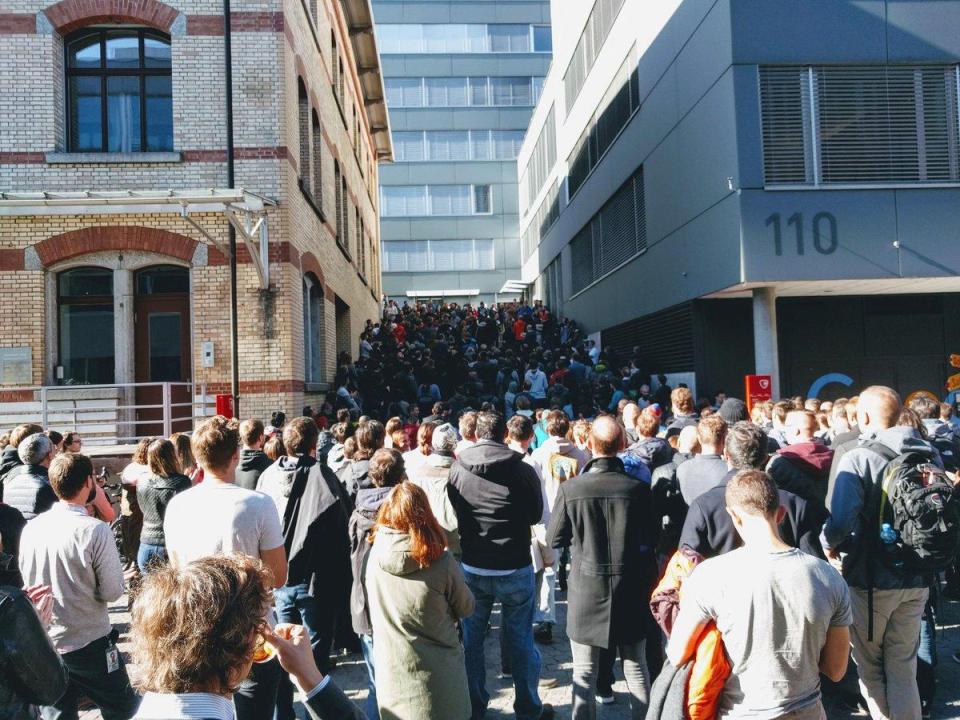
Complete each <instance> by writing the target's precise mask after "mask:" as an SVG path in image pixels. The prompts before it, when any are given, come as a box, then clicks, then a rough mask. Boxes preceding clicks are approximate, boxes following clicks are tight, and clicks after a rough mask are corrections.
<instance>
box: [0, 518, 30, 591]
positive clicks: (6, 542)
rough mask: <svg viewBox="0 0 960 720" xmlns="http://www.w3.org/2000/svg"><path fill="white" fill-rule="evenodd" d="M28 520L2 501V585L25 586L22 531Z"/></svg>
mask: <svg viewBox="0 0 960 720" xmlns="http://www.w3.org/2000/svg"><path fill="white" fill-rule="evenodd" d="M26 524H27V521H26V520H24V519H23V514H22V513H21V512H20V511H19V510H17V509H15V508H12V507H10V506H9V505H5V504H3V503H2V502H0V543H2V544H3V550H0V585H11V586H13V587H23V578H22V577H21V576H20V566H19V564H18V563H19V558H20V533H21V532H23V526H24V525H26Z"/></svg>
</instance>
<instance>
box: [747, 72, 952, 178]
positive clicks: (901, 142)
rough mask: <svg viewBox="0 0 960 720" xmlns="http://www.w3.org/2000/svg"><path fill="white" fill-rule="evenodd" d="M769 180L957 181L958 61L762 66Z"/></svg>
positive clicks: (764, 138) (762, 95)
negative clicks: (902, 63) (915, 63)
mask: <svg viewBox="0 0 960 720" xmlns="http://www.w3.org/2000/svg"><path fill="white" fill-rule="evenodd" d="M759 83H760V104H761V125H762V138H763V170H764V183H765V184H766V185H767V186H812V187H817V186H821V185H877V184H894V185H896V184H934V183H958V182H960V106H958V87H960V66H957V65H865V66H849V65H847V66H809V67H761V68H760V71H759Z"/></svg>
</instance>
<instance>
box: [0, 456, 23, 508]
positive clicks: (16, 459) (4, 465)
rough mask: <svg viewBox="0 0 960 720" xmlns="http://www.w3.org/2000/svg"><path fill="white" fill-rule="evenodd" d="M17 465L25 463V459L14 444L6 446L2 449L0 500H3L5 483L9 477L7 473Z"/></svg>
mask: <svg viewBox="0 0 960 720" xmlns="http://www.w3.org/2000/svg"><path fill="white" fill-rule="evenodd" d="M17 465H23V461H22V460H21V459H20V456H19V455H18V454H17V449H16V448H15V447H12V446H8V447H5V448H4V449H3V451H0V500H3V484H4V480H6V479H7V473H9V472H10V471H11V470H13V469H14V468H15V467H17Z"/></svg>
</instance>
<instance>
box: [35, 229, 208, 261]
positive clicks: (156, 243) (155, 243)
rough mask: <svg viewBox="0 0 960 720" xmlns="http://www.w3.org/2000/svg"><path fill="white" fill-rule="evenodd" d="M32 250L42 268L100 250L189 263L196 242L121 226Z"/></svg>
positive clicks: (72, 234)
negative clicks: (147, 254)
mask: <svg viewBox="0 0 960 720" xmlns="http://www.w3.org/2000/svg"><path fill="white" fill-rule="evenodd" d="M34 249H35V250H36V251H37V255H39V256H40V262H41V263H43V265H44V267H49V266H50V265H52V264H53V263H56V262H59V261H61V260H66V259H68V258H72V257H76V256H77V255H84V254H86V253H91V252H99V251H101V250H146V251H149V252H157V253H162V254H164V255H172V256H173V257H176V258H179V259H181V260H185V261H189V260H191V259H192V258H193V253H194V251H195V250H196V249H197V242H196V240H191V239H190V238H188V237H184V236H183V235H178V234H177V233H172V232H169V231H168V230H161V229H159V228H150V227H137V226H130V225H120V226H103V227H89V228H83V229H81V230H71V231H69V232H65V233H62V234H60V235H54V236H53V237H49V238H47V239H46V240H42V241H40V242H39V243H37V244H36V245H34Z"/></svg>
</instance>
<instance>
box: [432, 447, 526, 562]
mask: <svg viewBox="0 0 960 720" xmlns="http://www.w3.org/2000/svg"><path fill="white" fill-rule="evenodd" d="M447 494H448V495H449V497H450V502H451V504H452V505H453V509H454V512H455V513H456V514H457V524H458V527H459V529H460V544H461V547H462V549H463V558H462V560H463V563H464V564H465V565H472V566H473V567H476V568H483V569H486V570H519V569H520V568H524V567H527V565H529V564H530V526H531V525H535V524H536V523H538V522H540V518H541V516H542V514H543V490H542V489H541V487H540V479H539V478H538V477H537V471H536V470H534V469H533V467H532V466H530V465H529V464H527V463H525V462H524V461H523V456H522V455H521V454H520V453H516V452H514V451H513V450H511V449H510V448H508V447H507V446H506V445H504V444H503V443H499V442H495V441H493V440H481V441H480V442H478V443H476V444H475V445H472V446H471V447H468V448H467V449H465V450H464V451H463V452H462V453H460V456H459V457H458V458H457V459H456V461H455V462H454V463H453V466H452V467H451V468H450V477H449V482H448V485H447Z"/></svg>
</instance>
